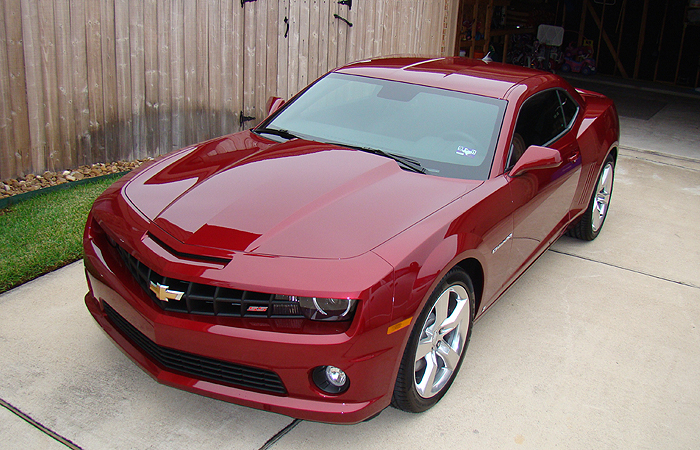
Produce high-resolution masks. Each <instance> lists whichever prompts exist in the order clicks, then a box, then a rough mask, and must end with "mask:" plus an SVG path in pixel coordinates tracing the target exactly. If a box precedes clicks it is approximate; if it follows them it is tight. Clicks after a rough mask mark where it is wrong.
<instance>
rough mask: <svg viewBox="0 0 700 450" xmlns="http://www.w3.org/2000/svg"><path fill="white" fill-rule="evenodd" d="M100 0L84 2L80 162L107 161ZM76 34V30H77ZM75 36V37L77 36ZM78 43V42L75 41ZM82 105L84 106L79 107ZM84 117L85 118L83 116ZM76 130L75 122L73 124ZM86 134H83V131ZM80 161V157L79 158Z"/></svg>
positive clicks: (77, 78) (77, 87)
mask: <svg viewBox="0 0 700 450" xmlns="http://www.w3.org/2000/svg"><path fill="white" fill-rule="evenodd" d="M101 3H102V2H101V1H100V0H87V2H86V3H85V65H86V67H85V69H86V78H85V89H86V92H85V95H86V97H87V104H80V105H76V111H78V110H80V111H81V113H80V114H84V113H85V109H84V108H86V109H87V127H86V128H85V130H84V131H82V133H87V137H84V138H83V140H82V145H83V152H84V154H85V160H84V162H82V164H88V163H90V162H92V161H105V162H110V161H107V159H108V158H107V154H106V151H105V132H106V129H105V125H106V124H105V120H104V119H105V117H104V86H103V83H102V76H103V71H102V18H101V11H100V4H101ZM76 33H77V31H76ZM76 39H77V38H76ZM75 45H76V46H77V44H75ZM74 80H75V86H76V90H77V89H79V86H80V85H81V83H80V80H79V76H78V75H76V76H75V78H74ZM80 108H83V109H80ZM83 120H85V117H83ZM76 131H78V125H77V124H76ZM82 136H85V134H82ZM78 159H79V160H80V157H79V158H78Z"/></svg>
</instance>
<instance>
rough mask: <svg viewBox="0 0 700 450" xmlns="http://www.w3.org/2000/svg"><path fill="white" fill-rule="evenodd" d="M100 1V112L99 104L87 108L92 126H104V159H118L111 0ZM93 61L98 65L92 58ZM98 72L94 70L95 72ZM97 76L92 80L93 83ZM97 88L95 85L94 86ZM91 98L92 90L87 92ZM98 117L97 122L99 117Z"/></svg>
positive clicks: (117, 117)
mask: <svg viewBox="0 0 700 450" xmlns="http://www.w3.org/2000/svg"><path fill="white" fill-rule="evenodd" d="M96 1H98V2H99V4H100V17H101V21H100V35H101V44H100V45H101V48H102V52H101V57H100V59H101V63H102V64H101V66H102V67H101V69H100V70H101V73H102V102H103V108H102V115H101V114H100V111H99V107H97V106H96V110H95V111H92V109H91V111H90V117H91V120H94V122H93V125H94V126H98V127H99V126H100V125H101V126H102V127H103V129H104V135H105V140H104V141H105V143H104V152H105V160H106V161H109V162H112V161H117V160H118V159H121V156H120V155H121V148H120V147H119V136H120V134H119V130H120V127H121V121H120V120H119V101H118V98H119V92H118V88H117V73H118V70H117V37H116V31H115V30H116V23H115V19H114V11H115V5H114V0H102V1H100V0H96ZM93 64H100V62H99V61H94V62H93ZM98 72H99V71H98V70H97V69H95V74H96V75H97V73H98ZM97 80H98V79H97V78H96V81H95V82H97ZM95 89H97V88H95ZM95 96H96V98H95V101H94V103H93V104H94V105H97V103H98V102H99V100H100V99H99V94H95ZM90 97H91V98H92V92H91V94H90ZM100 117H101V121H99V120H100Z"/></svg>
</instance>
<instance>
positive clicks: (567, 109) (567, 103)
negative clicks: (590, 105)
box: [557, 91, 578, 127]
mask: <svg viewBox="0 0 700 450" xmlns="http://www.w3.org/2000/svg"><path fill="white" fill-rule="evenodd" d="M557 92H558V93H559V99H560V100H561V106H562V109H563V110H564V119H565V120H566V126H567V127H568V126H570V125H571V122H573V121H574V119H575V118H576V113H577V112H578V104H576V102H575V101H574V99H572V98H571V97H569V94H567V93H566V92H564V91H557Z"/></svg>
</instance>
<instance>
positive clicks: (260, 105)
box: [248, 2, 268, 126]
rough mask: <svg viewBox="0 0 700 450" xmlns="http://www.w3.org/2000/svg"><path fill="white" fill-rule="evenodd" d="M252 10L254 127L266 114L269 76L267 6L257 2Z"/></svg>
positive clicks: (251, 123) (252, 122)
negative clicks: (253, 11) (266, 77)
mask: <svg viewBox="0 0 700 450" xmlns="http://www.w3.org/2000/svg"><path fill="white" fill-rule="evenodd" d="M253 5H254V6H253ZM253 5H251V6H252V8H251V9H253V8H254V9H255V30H256V32H255V38H254V39H255V41H256V42H255V68H254V71H251V73H252V74H254V76H255V82H254V83H253V86H254V88H253V89H254V94H255V95H254V97H253V102H254V105H253V108H252V110H253V114H252V116H254V117H255V120H252V121H250V122H249V123H248V124H249V126H253V125H255V124H257V123H258V122H260V121H261V120H262V119H263V117H264V116H265V113H264V112H263V110H264V109H265V108H264V107H265V91H266V88H267V86H266V84H267V83H266V80H265V76H266V74H267V55H266V51H267V42H266V41H267V27H268V23H267V5H266V4H264V3H262V2H255V3H254V4H253Z"/></svg>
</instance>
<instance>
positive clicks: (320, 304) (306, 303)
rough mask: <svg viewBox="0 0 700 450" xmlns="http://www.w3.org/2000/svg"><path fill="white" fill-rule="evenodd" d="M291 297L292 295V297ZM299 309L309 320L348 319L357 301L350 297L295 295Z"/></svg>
mask: <svg viewBox="0 0 700 450" xmlns="http://www.w3.org/2000/svg"><path fill="white" fill-rule="evenodd" d="M292 298H293V297H292ZM296 298H297V300H298V301H299V306H300V307H301V311H302V312H303V313H304V316H306V318H308V319H311V320H325V321H337V320H350V319H352V315H353V313H354V312H355V306H356V305H357V301H356V300H353V299H350V298H322V297H296Z"/></svg>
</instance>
